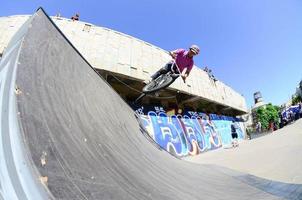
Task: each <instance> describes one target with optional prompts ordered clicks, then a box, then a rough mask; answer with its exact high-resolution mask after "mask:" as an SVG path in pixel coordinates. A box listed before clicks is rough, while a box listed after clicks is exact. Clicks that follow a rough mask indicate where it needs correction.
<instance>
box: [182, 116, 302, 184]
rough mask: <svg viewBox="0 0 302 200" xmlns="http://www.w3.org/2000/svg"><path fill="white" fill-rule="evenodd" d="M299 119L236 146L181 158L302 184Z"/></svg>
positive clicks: (301, 146)
mask: <svg viewBox="0 0 302 200" xmlns="http://www.w3.org/2000/svg"><path fill="white" fill-rule="evenodd" d="M301 152H302V119H300V120H298V121H296V122H295V123H293V124H290V125H288V126H286V127H284V128H282V129H280V130H277V131H275V132H273V133H270V134H267V135H266V136H262V137H259V138H256V139H252V140H245V141H242V143H241V144H240V146H239V147H238V148H235V149H233V148H230V149H217V150H215V151H210V152H207V153H204V154H200V155H198V156H194V157H187V158H184V160H187V161H190V162H195V163H202V164H215V165H219V166H224V167H228V168H230V169H234V170H238V171H241V172H245V173H249V174H253V175H255V176H258V177H263V178H267V179H271V180H276V181H281V182H287V183H299V184H301V183H302V156H301Z"/></svg>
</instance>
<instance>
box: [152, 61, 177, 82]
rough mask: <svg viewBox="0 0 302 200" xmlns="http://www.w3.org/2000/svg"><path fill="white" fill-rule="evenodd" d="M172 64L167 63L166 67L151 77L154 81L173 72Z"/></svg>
mask: <svg viewBox="0 0 302 200" xmlns="http://www.w3.org/2000/svg"><path fill="white" fill-rule="evenodd" d="M171 66H172V63H167V64H166V65H165V66H164V67H162V68H160V69H159V70H158V71H157V72H155V74H153V75H152V76H151V78H152V80H154V79H156V78H157V77H159V76H160V75H162V74H166V73H168V72H169V71H170V70H171Z"/></svg>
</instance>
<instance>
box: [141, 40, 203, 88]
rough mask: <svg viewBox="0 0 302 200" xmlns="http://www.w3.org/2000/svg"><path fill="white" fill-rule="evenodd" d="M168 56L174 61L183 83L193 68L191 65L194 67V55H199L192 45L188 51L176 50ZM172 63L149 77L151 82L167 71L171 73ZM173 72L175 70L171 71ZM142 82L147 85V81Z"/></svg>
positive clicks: (197, 49)
mask: <svg viewBox="0 0 302 200" xmlns="http://www.w3.org/2000/svg"><path fill="white" fill-rule="evenodd" d="M169 54H170V55H171V57H172V58H173V59H174V60H175V62H176V64H177V66H178V68H179V70H180V74H181V77H182V79H183V80H184V82H185V80H186V78H187V77H188V76H189V74H190V72H191V70H192V68H193V65H194V60H193V57H194V56H195V55H197V54H199V47H198V46H197V45H192V46H191V47H190V48H189V50H185V49H176V50H174V51H170V52H169ZM173 62H174V61H173V60H172V61H170V62H168V63H167V64H166V65H165V66H164V67H162V68H161V69H159V70H158V71H157V72H156V73H155V74H153V75H152V76H151V78H152V80H154V79H156V78H157V77H159V76H160V75H162V74H166V73H168V72H169V71H171V70H172V69H171V68H172V65H173ZM173 70H175V69H173ZM144 82H145V83H147V82H148V81H144Z"/></svg>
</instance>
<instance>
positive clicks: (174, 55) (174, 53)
mask: <svg viewBox="0 0 302 200" xmlns="http://www.w3.org/2000/svg"><path fill="white" fill-rule="evenodd" d="M169 55H170V56H171V57H172V58H173V59H175V58H176V55H177V50H174V51H169Z"/></svg>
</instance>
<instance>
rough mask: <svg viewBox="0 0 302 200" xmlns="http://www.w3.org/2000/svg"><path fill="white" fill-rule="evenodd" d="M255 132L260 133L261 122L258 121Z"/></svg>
mask: <svg viewBox="0 0 302 200" xmlns="http://www.w3.org/2000/svg"><path fill="white" fill-rule="evenodd" d="M256 131H257V133H261V122H260V121H259V122H258V123H257V125H256Z"/></svg>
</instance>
